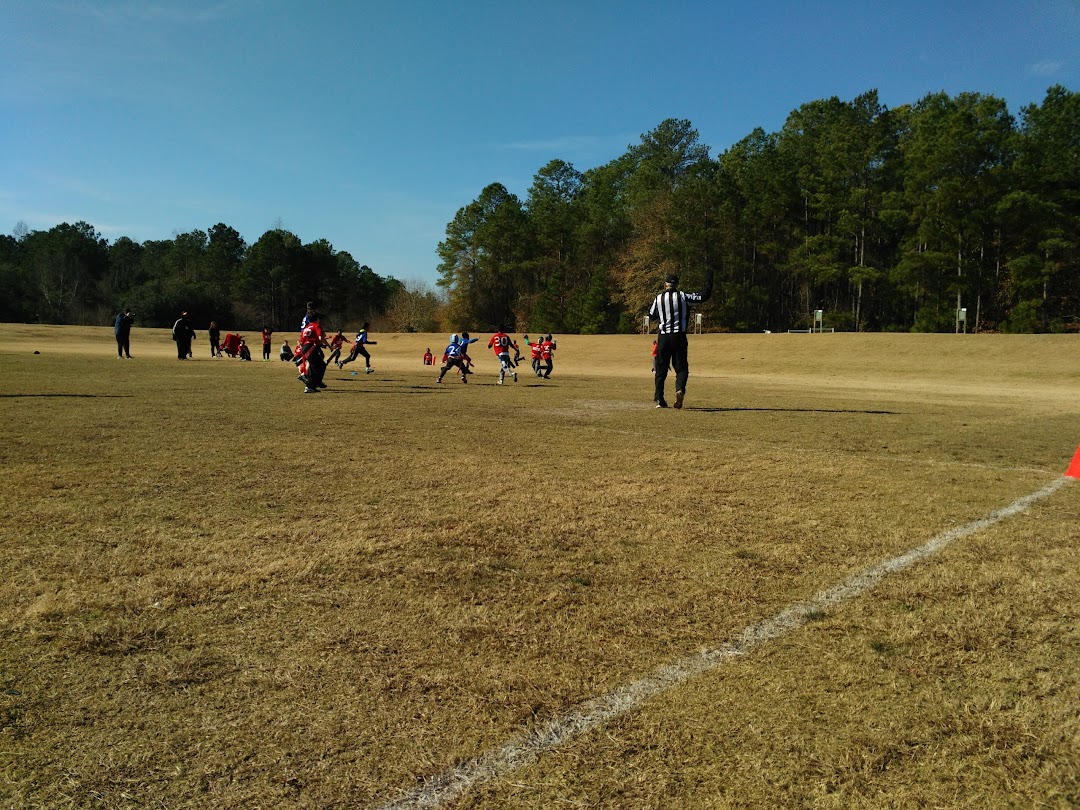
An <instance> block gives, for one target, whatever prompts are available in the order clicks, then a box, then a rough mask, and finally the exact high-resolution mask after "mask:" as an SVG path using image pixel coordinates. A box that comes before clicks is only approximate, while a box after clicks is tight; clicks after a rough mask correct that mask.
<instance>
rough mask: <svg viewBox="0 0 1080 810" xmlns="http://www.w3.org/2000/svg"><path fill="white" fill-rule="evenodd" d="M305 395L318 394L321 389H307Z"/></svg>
mask: <svg viewBox="0 0 1080 810" xmlns="http://www.w3.org/2000/svg"><path fill="white" fill-rule="evenodd" d="M304 393H305V394H317V393H319V389H318V388H305V389H304Z"/></svg>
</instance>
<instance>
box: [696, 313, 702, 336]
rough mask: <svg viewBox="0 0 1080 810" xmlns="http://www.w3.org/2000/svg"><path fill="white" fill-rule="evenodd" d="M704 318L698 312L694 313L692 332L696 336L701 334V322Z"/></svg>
mask: <svg viewBox="0 0 1080 810" xmlns="http://www.w3.org/2000/svg"><path fill="white" fill-rule="evenodd" d="M704 317H705V316H704V315H702V314H701V313H700V312H696V313H694V332H695V333H696V334H699V335H700V334H701V320H702V318H704Z"/></svg>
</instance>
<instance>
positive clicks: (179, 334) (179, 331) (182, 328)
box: [172, 312, 195, 360]
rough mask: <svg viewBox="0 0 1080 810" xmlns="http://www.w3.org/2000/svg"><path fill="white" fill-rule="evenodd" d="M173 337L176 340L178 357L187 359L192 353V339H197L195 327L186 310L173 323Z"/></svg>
mask: <svg viewBox="0 0 1080 810" xmlns="http://www.w3.org/2000/svg"><path fill="white" fill-rule="evenodd" d="M172 339H173V340H175V341H176V359H177V360H187V359H188V355H190V354H191V341H193V340H194V339H195V329H194V328H193V327H192V326H191V321H189V320H188V314H187V313H186V312H183V313H181V314H180V317H179V318H177V319H176V323H174V324H173V328H172Z"/></svg>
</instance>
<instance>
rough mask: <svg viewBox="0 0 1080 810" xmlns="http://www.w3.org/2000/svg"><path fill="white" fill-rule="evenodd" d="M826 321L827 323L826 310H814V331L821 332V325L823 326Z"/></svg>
mask: <svg viewBox="0 0 1080 810" xmlns="http://www.w3.org/2000/svg"><path fill="white" fill-rule="evenodd" d="M824 321H825V310H823V309H815V310H814V331H815V332H820V331H821V328H822V326H821V325H822V323H823V322H824Z"/></svg>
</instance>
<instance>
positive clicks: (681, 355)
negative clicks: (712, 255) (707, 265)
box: [649, 272, 712, 408]
mask: <svg viewBox="0 0 1080 810" xmlns="http://www.w3.org/2000/svg"><path fill="white" fill-rule="evenodd" d="M711 295H712V273H711V272H709V273H706V275H705V289H703V290H702V291H701V292H697V293H686V292H681V291H680V290H679V277H678V276H677V275H675V274H674V273H670V274H669V275H668V277H667V278H666V279H664V291H663V292H662V293H660V294H659V295H658V296H656V299H655V300H654V301H653V303H652V307H651V308H650V309H649V319H650V320H653V319H656V320H658V321H660V325H659V326H658V327H657V330H656V331H657V339H656V347H657V348H656V377H655V383H656V394H655V396H654V397H653V399H654V400H655V401H656V407H657V408H666V407H667V406H668V405H667V400H666V399H664V383H666V382H667V375H668V369H669V368H670V367H672V366H673V367H674V368H675V407H676V408H681V407H682V404H683V398H684V397H685V396H686V379H687V377H689V376H690V366H689V364H688V363H687V359H686V331H687V324H688V323H689V321H690V305H691V304H700V303H701V302H702V301H707V300H709V296H711Z"/></svg>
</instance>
